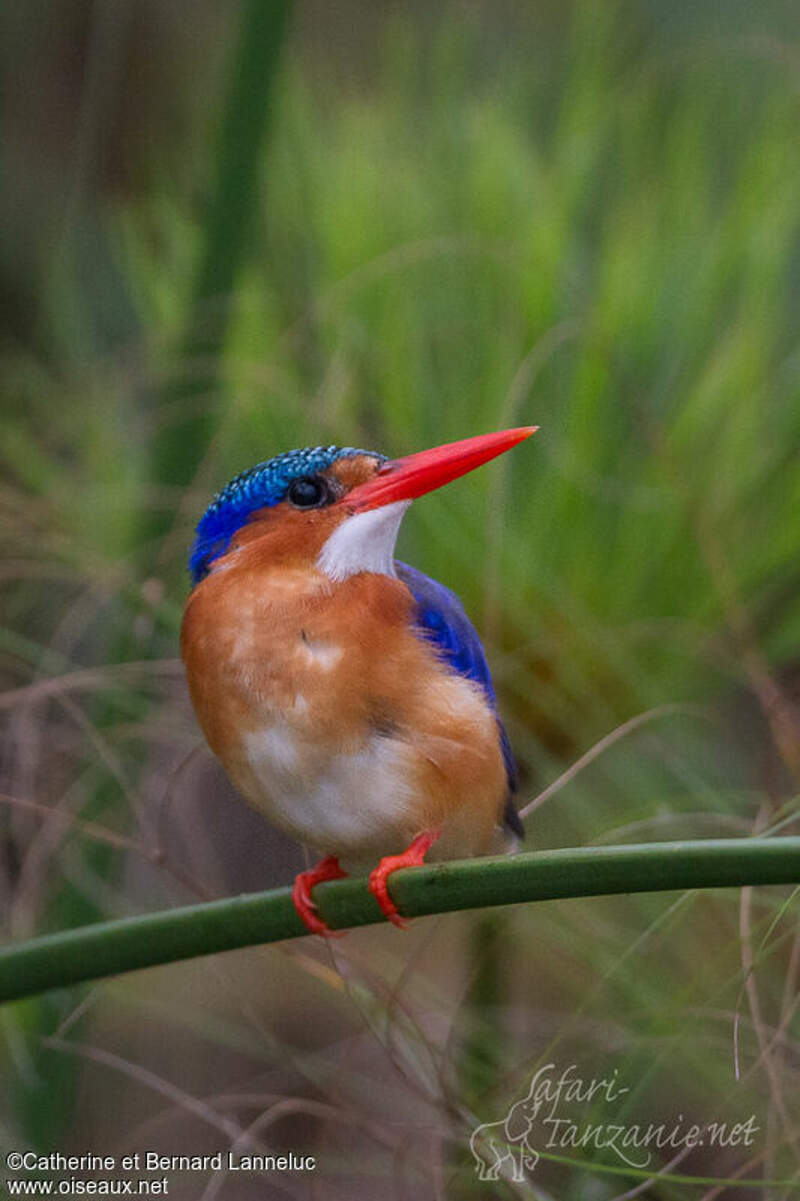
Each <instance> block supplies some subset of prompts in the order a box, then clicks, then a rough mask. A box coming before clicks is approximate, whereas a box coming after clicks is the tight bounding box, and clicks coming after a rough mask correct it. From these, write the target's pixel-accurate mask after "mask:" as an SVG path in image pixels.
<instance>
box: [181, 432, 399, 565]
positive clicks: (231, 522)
mask: <svg viewBox="0 0 800 1201" xmlns="http://www.w3.org/2000/svg"><path fill="white" fill-rule="evenodd" d="M355 455H369V456H370V458H374V459H381V460H383V459H385V458H386V456H385V455H379V454H376V453H375V451H372V450H356V449H355V447H352V446H306V447H304V448H303V449H302V450H287V451H286V453H285V454H282V455H276V456H275V458H274V459H268V460H267V461H266V462H264V463H256V465H255V467H250V468H248V470H247V471H242V472H240V473H239V475H237V476H236V478H235V479H232V480H231V482H230V483H229V484H226V485H225V487H224V488H223V489H222V491H221V492H219V493H218V494H217V495H216V496H215V497H214V499H213V500H212V502H211V504H210V505H209V506H208V508H207V509H206V511H205V513H204V514H203V516H202V517H201V519H200V521H199V523H198V526H197V536H196V538H195V540H194V545H193V547H192V550H191V554H190V556H189V571H190V573H191V577H192V583H193V584H199V583H200V581H201V580H202V579H203V578H204V577H205V576H206V575H208V572H209V568H210V567H211V564H212V563H213V562H214V560H215V559H218V558H219V557H220V555H224V554H225V552H226V551H227V549H228V547H229V546H230V541H231V538H232V537H233V535H234V534H235V533H236V531H237V530H240V529H241V528H242V526H243V525H244V524H245V522H246V521H247V518H248V517H249V516H250V514H251V513H255V512H256V510H257V509H264V508H271V507H272V506H273V505H278V504H280V503H281V501H282V500H284V498H285V497H286V490H287V488H288V487H289V484H290V483H291V482H292V480H295V479H298V478H299V477H301V476H304V475H316V474H317V473H318V472H320V471H326V470H327V469H328V468H329V467H330V466H331V464H332V463H335V462H336V460H337V459H350V458H353V457H354V456H355Z"/></svg>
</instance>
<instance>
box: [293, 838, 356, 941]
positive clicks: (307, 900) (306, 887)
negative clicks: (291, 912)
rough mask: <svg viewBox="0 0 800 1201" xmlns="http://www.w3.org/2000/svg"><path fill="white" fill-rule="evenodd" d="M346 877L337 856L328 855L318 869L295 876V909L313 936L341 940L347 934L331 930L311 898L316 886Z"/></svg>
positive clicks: (321, 861) (310, 869)
mask: <svg viewBox="0 0 800 1201" xmlns="http://www.w3.org/2000/svg"><path fill="white" fill-rule="evenodd" d="M346 875H347V872H346V871H345V870H344V869H343V868H342V867H341V865H340V863H339V860H338V859H337V858H336V856H335V855H328V857H327V858H326V859H321V860H320V861H319V863H318V864H317V866H316V867H312V868H309V870H308V871H305V872H300V873H299V875H297V876H295V879H294V887H293V889H292V900H293V901H294V907H295V909H296V910H297V912H298V913H299V914H300V916H301V918H302V919H303V921H304V922H305V924H306V925H307V926H308V928H309V930H310V931H311V933H312V934H321V935H322V937H323V938H341V937H342V935H344V934H346V933H347V931H346V930H331V928H330V926H328V925H326V923H325V922H323V920H322V918H321V917H318V916H317V913H316V908H317V906H316V904H315V902H314V901H313V900H312V898H311V889H312V888H313V887H314V885H315V884H322V882H323V881H324V880H341V879H342V878H343V877H344V876H346Z"/></svg>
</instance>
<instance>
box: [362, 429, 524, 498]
mask: <svg viewBox="0 0 800 1201" xmlns="http://www.w3.org/2000/svg"><path fill="white" fill-rule="evenodd" d="M538 428H539V427H538V425H524V426H521V427H520V428H519V429H515V430H500V431H498V432H497V433H495V434H479V435H478V436H477V437H476V438H463V439H462V440H461V441H460V442H448V443H446V444H445V445H444V446H435V447H434V448H433V449H432V450H420V451H418V452H417V453H416V454H413V455H406V456H405V458H402V459H391V460H389V461H388V462H386V463H384V464H383V465H382V466H381V467H380V468H379V470H378V472H377V473H376V474H375V475H374V476H373V478H372V479H371V480H367V482H366V483H364V484H357V485H356V487H355V488H353V490H352V491H351V492H348V494H347V496H345V497H344V498H343V502H342V503H343V504H345V505H347V507H348V508H349V509H353V510H354V511H355V512H357V513H363V512H365V511H366V510H367V509H378V508H380V507H381V505H390V504H392V503H393V502H394V501H398V500H414V499H415V497H417V496H423V495H424V494H425V493H426V492H432V491H433V489H434V488H441V486H442V484H449V483H450V481H451V480H455V479H457V478H458V477H459V476H460V475H466V473H467V472H468V471H473V470H474V468H476V467H480V466H481V464H482V463H488V461H489V459H494V458H495V457H496V456H497V455H501V454H503V453H504V452H505V451H507V450H511V448H512V446H516V445H517V443H519V442H523V441H524V440H525V439H526V438H530V436H531V434H535V433H536V431H537V430H538Z"/></svg>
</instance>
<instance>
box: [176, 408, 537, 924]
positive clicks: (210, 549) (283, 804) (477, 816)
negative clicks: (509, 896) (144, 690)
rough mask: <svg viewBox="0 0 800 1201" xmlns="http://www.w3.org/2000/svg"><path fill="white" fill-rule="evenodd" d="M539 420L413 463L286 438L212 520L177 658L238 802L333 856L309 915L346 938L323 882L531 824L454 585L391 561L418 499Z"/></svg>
mask: <svg viewBox="0 0 800 1201" xmlns="http://www.w3.org/2000/svg"><path fill="white" fill-rule="evenodd" d="M537 428H538V427H537V426H525V427H522V428H519V429H511V430H503V431H500V432H496V433H489V434H482V435H479V436H477V437H473V438H466V439H463V440H461V441H459V442H452V443H448V444H446V445H444V446H438V447H435V448H434V449H432V450H424V451H420V452H418V453H416V454H410V455H407V456H405V457H402V458H396V459H391V458H388V457H387V456H386V455H383V454H378V453H376V452H374V451H369V450H358V449H355V448H354V447H349V446H346V447H340V446H315V447H307V448H305V449H302V450H290V451H288V452H286V453H284V454H279V455H277V456H276V457H275V458H272V459H269V460H267V461H265V462H262V463H258V464H257V465H256V466H255V467H251V468H250V469H249V470H247V471H243V472H242V473H241V474H239V475H237V476H236V478H235V479H233V480H231V482H230V483H229V484H227V486H226V487H224V488H223V489H222V491H221V492H220V493H219V494H218V495H217V496H216V497H215V499H214V500H213V501H212V503H211V505H210V506H209V508H208V509H207V510H206V512H205V514H204V516H203V517H202V519H201V520H200V522H199V524H198V526H197V533H196V537H195V541H194V545H193V547H192V550H191V555H190V559H189V571H190V574H191V579H192V585H193V586H192V590H191V592H190V594H189V597H188V599H187V602H186V608H185V611H184V616H183V624H182V629H181V652H182V657H183V661H184V664H185V666H186V673H187V678H188V684H189V690H190V694H191V698H192V703H193V706H194V710H195V713H196V715H197V718H198V721H199V723H200V726H201V727H202V729H203V733H204V734H205V737H206V740H207V742H208V744H209V746H210V747H211V750H212V751H213V752H214V753H215V755H216V756H217V757H218V758H219V759H220V761H221V763H222V765H223V767H224V768H225V770H226V772H227V774H228V776H229V777H230V779H231V781H232V782H233V784H234V785H235V787H236V788H237V789H238V791H239V792H240V793H241V794H242V796H243V797H244V798H245V799H246V800H247V801H248V802H249V803H250V804H251V805H253V806H254V807H255V808H256V809H257V810H259V811H261V813H263V814H264V815H266V817H267V818H268V819H269V820H271V821H272V822H273V824H274V825H276V826H278V827H279V828H280V829H282V830H284V831H285V832H286V833H288V834H290V835H291V836H292V837H294V838H296V839H298V840H299V841H300V842H302V843H304V844H305V845H306V846H308V847H309V848H311V849H312V850H314V851H316V852H317V853H318V854H320V855H321V856H322V858H321V859H320V861H319V863H317V865H316V866H315V867H313V868H310V869H308V870H306V871H303V872H300V873H299V875H298V876H297V877H296V879H295V882H294V888H293V892H292V896H293V900H294V905H295V908H296V909H297V912H298V913H299V915H300V917H301V918H302V920H303V922H304V923H305V925H306V927H307V928H308V930H310V931H311V932H312V933H315V934H320V935H323V936H333V935H338V934H341V933H344V931H341V930H333V929H331V928H330V927H329V926H328V925H327V924H326V923H325V922H324V921H323V920H322V918H321V917H320V915H319V913H318V912H317V906H316V904H315V902H314V899H313V896H312V892H313V889H314V887H315V886H316V885H317V884H319V883H321V882H322V881H324V880H334V879H339V878H341V877H343V876H345V875H347V874H348V872H347V870H345V868H344V867H343V866H342V863H341V860H344V861H345V863H346V864H347V867H348V868H349V869H350V870H353V869H354V868H355V867H356V866H358V867H359V868H363V867H364V865H367V864H374V866H373V867H372V870H371V872H370V875H369V888H370V891H371V892H372V893H373V895H374V896H375V898H376V900H377V901H378V904H379V906H380V908H381V910H382V911H383V913H384V914H385V915H386V917H387V918H388V919H389V920H390V921H391V922H393V923H394V924H395V925H398V926H403V925H405V920H404V918H403V917H402V915H401V914H400V913H399V911H398V908H397V905H396V904H395V902H394V901H393V899H392V896H391V891H390V887H389V882H390V877H391V875H392V873H393V872H395V871H397V870H398V869H400V868H404V867H410V866H415V865H419V864H421V863H422V862H423V861H424V860H425V857H426V855H427V854H428V852H429V851H430V852H431V858H439V859H452V858H462V857H466V856H473V855H479V854H484V853H487V852H488V851H490V850H492V849H493V848H494V847H495V846H497V847H498V849H499V847H500V845H501V839H502V835H503V834H504V833H505V835H506V836H507V838H508V839H509V840H511V841H512V842H513V841H514V840H518V839H519V838H521V837H522V836H523V829H522V824H521V821H520V818H519V815H518V813H517V810H516V808H515V805H514V792H515V789H516V786H517V773H516V767H515V763H514V757H513V754H512V751H511V747H510V744H509V739H508V736H507V733H506V730H505V727H504V725H503V722H502V720H501V718H500V715H499V713H498V709H497V697H496V693H495V689H494V686H493V684H492V678H491V675H490V672H489V667H488V664H487V661H486V656H485V654H484V651H483V647H482V645H481V641H480V638H479V637H478V634H477V632H476V630H475V628H474V626H473V625H472V623H471V622H470V620H469V618H468V617H467V614H466V612H465V611H464V608H463V606H462V604H461V602H460V601H459V599H458V597H457V596H456V595H455V594H454V593H453V592H451V591H450V589H449V588H446V587H445V586H444V585H443V584H440V583H438V582H437V581H436V580H433V579H431V578H429V577H428V576H426V575H423V573H422V572H421V571H418V570H416V569H415V568H413V567H410V566H408V565H407V564H405V563H401V562H399V561H398V560H396V559H395V557H394V550H395V543H396V540H397V534H398V531H399V528H400V523H401V521H402V519H403V516H404V514H405V512H406V510H407V509H408V507H409V505H410V504H411V502H412V500H414V499H416V498H417V497H420V496H422V495H423V494H425V493H427V492H430V491H432V490H433V489H435V488H439V487H440V486H441V485H443V484H446V483H448V482H449V481H451V480H454V479H456V478H457V477H458V476H461V475H464V474H465V473H466V472H468V471H471V470H473V469H474V468H476V467H479V466H480V465H481V464H483V463H485V462H487V461H488V460H490V459H492V458H494V457H495V456H496V455H499V454H502V453H503V452H505V451H507V450H510V449H511V448H512V447H513V446H516V445H517V444H518V443H520V442H522V441H523V439H525V438H528V437H529V436H530V435H531V434H533V433H534V432H535V431H536V429H537Z"/></svg>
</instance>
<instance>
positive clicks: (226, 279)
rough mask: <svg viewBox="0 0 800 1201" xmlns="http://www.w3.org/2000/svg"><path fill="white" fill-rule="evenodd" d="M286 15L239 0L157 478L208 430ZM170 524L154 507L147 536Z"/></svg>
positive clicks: (165, 400)
mask: <svg viewBox="0 0 800 1201" xmlns="http://www.w3.org/2000/svg"><path fill="white" fill-rule="evenodd" d="M291 11H292V4H291V0H245V3H244V4H243V6H242V13H241V17H240V22H239V32H238V40H237V44H236V46H235V48H234V51H233V54H232V59H231V64H230V72H229V83H228V90H227V94H226V97H225V101H224V105H223V110H222V115H221V120H220V128H219V133H218V143H217V152H216V158H215V164H216V176H215V179H214V181H213V185H212V191H211V196H210V199H209V204H208V211H207V213H206V217H205V222H204V228H203V243H202V247H201V251H200V256H199V260H198V263H197V268H196V274H195V277H194V281H193V285H192V290H191V297H190V303H189V312H188V315H187V324H186V328H185V330H184V334H183V339H182V345H181V348H180V351H181V361H182V363H183V364H184V370H182V373H181V375H180V377H179V378H177V379H175V380H173V381H172V382H171V383H170V385H169V386H168V387H167V389H166V391H165V394H164V395H163V396H162V397H161V398H160V399H161V404H162V408H163V407H164V406H169V405H174V404H176V403H178V404H179V405H182V410H181V413H182V415H181V416H180V418H179V419H177V420H174V419H173V420H170V421H169V422H167V423H166V424H165V425H164V426H163V427H162V429H161V430H160V433H159V435H158V437H157V438H156V440H155V443H154V445H153V451H152V464H151V478H152V480H153V481H154V483H156V484H164V485H168V486H172V487H174V486H176V485H180V486H186V485H187V484H189V483H191V481H192V479H193V477H194V473H195V471H196V470H197V465H198V463H199V462H200V461H201V459H202V456H203V455H204V454H205V452H206V450H207V448H208V443H209V440H210V438H211V435H212V433H213V432H214V428H215V412H214V405H213V404H212V403H211V401H210V397H212V396H213V395H214V393H215V390H216V388H217V385H218V377H219V369H220V362H221V359H222V353H223V347H224V343H225V338H226V335H227V331H228V327H229V324H230V318H231V311H232V308H233V305H234V302H235V287H236V283H237V280H238V278H239V276H240V274H241V271H242V268H243V266H244V265H245V264H246V262H247V261H248V253H249V249H250V247H249V242H250V235H251V232H252V226H253V222H254V219H255V215H256V212H257V210H258V205H259V203H260V199H261V190H260V188H259V174H260V168H261V161H262V153H263V147H264V143H265V139H266V137H267V134H268V132H269V127H270V122H271V116H272V104H271V102H272V97H273V91H274V86H275V78H276V75H277V72H278V67H279V64H280V52H281V49H282V47H283V44H284V42H285V38H286V31H287V27H288V24H289V18H290V15H291ZM170 520H171V518H170V514H168V513H156V514H155V515H153V516H152V517H151V519H150V522H149V528H147V529H146V531H145V532H146V533H147V534H148V535H150V536H152V537H155V536H158V535H160V534H163V533H164V532H165V531H166V530H167V529H168V528H169V524H170Z"/></svg>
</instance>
